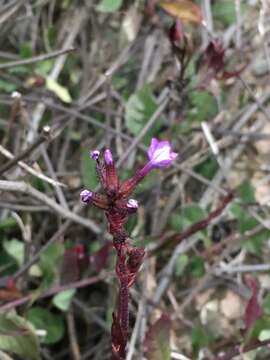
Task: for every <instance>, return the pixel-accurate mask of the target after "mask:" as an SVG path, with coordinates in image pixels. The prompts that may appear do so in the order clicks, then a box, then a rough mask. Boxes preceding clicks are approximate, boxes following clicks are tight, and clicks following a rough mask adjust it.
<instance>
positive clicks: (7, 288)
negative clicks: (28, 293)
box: [0, 277, 22, 301]
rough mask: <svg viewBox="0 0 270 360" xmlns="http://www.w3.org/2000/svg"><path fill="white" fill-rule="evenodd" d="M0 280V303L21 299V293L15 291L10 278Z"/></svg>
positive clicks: (14, 284) (12, 280)
mask: <svg viewBox="0 0 270 360" xmlns="http://www.w3.org/2000/svg"><path fill="white" fill-rule="evenodd" d="M0 280H1V281H0V301H1V300H4V301H11V300H16V299H19V298H20V297H22V293H21V292H20V291H19V290H18V289H17V286H16V283H15V281H14V279H13V278H12V277H5V278H1V279H0Z"/></svg>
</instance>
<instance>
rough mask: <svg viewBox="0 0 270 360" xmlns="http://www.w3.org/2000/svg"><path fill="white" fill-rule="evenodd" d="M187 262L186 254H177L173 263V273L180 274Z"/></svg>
mask: <svg viewBox="0 0 270 360" xmlns="http://www.w3.org/2000/svg"><path fill="white" fill-rule="evenodd" d="M188 262H189V257H188V256H187V255H186V254H183V255H179V256H178V259H177V261H176V264H175V275H176V276H181V275H182V274H183V272H184V271H185V269H186V267H187V265H188Z"/></svg>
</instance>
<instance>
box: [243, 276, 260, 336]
mask: <svg viewBox="0 0 270 360" xmlns="http://www.w3.org/2000/svg"><path fill="white" fill-rule="evenodd" d="M245 280H246V284H247V286H248V287H249V288H250V290H251V292H252V295H251V298H250V299H249V301H248V303H247V306H246V309H245V331H247V330H249V329H250V328H251V327H252V326H253V325H254V323H255V321H256V320H258V319H259V318H260V317H261V316H262V308H261V306H260V304H259V301H258V292H259V289H258V284H257V281H256V279H255V278H253V277H252V276H246V279H245Z"/></svg>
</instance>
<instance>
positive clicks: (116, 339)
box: [111, 313, 127, 360]
mask: <svg viewBox="0 0 270 360" xmlns="http://www.w3.org/2000/svg"><path fill="white" fill-rule="evenodd" d="M112 316H113V322H112V328H111V337H112V355H113V356H112V359H113V360H124V359H125V355H126V343H127V339H125V338H124V335H123V332H122V329H121V325H120V321H119V318H118V317H117V316H116V315H115V314H114V313H113V314H112Z"/></svg>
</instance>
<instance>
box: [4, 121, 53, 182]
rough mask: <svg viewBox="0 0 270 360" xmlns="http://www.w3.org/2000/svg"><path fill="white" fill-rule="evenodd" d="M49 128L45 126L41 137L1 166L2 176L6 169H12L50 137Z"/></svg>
mask: <svg viewBox="0 0 270 360" xmlns="http://www.w3.org/2000/svg"><path fill="white" fill-rule="evenodd" d="M49 131H50V130H49V128H47V127H45V128H44V129H43V132H42V134H41V135H39V137H38V138H37V139H36V140H35V141H34V142H33V143H32V144H31V145H30V146H29V147H28V148H27V149H25V150H24V151H22V152H21V153H20V154H18V155H17V156H15V157H14V158H13V159H11V160H10V161H8V162H7V163H6V164H5V165H4V166H2V167H1V168H0V176H1V175H3V173H5V172H6V171H8V170H9V169H11V168H12V167H13V166H14V165H16V164H17V163H18V162H19V161H20V160H22V159H24V158H26V157H27V156H28V155H30V154H31V153H32V152H33V151H34V150H35V149H36V148H37V147H38V146H39V145H41V144H42V143H43V142H44V141H46V140H47V139H48V135H49Z"/></svg>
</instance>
